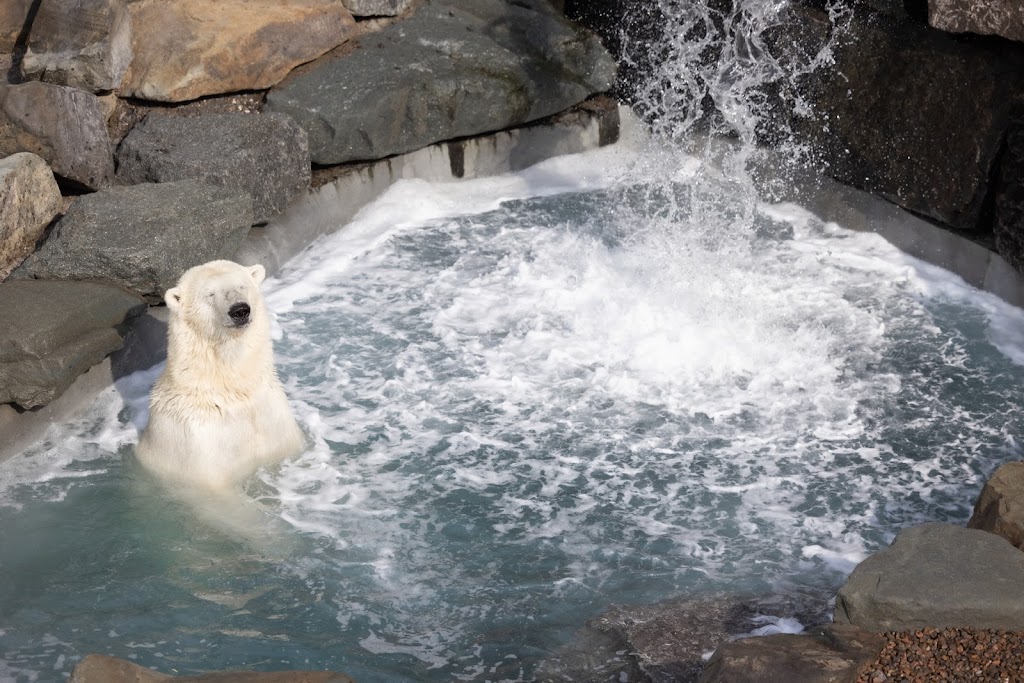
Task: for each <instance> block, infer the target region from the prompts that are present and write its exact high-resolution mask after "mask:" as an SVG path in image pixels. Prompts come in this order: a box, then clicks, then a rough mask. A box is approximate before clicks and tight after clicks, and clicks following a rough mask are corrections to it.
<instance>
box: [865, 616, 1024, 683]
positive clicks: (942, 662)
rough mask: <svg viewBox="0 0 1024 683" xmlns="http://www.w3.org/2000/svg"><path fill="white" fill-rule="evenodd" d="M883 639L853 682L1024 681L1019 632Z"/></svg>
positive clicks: (934, 631)
mask: <svg viewBox="0 0 1024 683" xmlns="http://www.w3.org/2000/svg"><path fill="white" fill-rule="evenodd" d="M885 637H886V643H885V647H883V648H882V652H881V654H879V656H878V659H877V660H875V662H874V663H873V664H872V665H870V666H868V667H866V668H865V669H864V673H863V674H861V676H860V677H859V678H858V679H857V683H904V682H906V683H936V682H938V681H951V682H953V681H955V682H957V683H961V682H967V681H971V682H973V681H998V682H999V683H1017V682H1019V681H1024V632H1007V631H993V630H988V629H971V628H926V629H923V630H921V631H897V632H890V633H886V634H885Z"/></svg>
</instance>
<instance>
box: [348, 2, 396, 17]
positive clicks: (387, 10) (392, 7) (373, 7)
mask: <svg viewBox="0 0 1024 683" xmlns="http://www.w3.org/2000/svg"><path fill="white" fill-rule="evenodd" d="M342 1H343V2H344V3H345V7H347V8H348V11H349V12H351V13H352V16H356V17H394V16H397V15H399V14H401V13H402V12H404V11H405V10H407V9H409V8H410V7H412V2H413V0H342Z"/></svg>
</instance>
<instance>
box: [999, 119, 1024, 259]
mask: <svg viewBox="0 0 1024 683" xmlns="http://www.w3.org/2000/svg"><path fill="white" fill-rule="evenodd" d="M992 231H993V233H994V234H995V240H996V251H997V252H999V255H1000V256H1002V257H1003V258H1004V259H1006V262H1007V263H1009V264H1010V265H1011V266H1013V267H1014V268H1016V269H1017V272H1018V273H1024V126H1022V125H1017V126H1014V127H1012V128H1011V129H1010V130H1009V131H1007V133H1006V147H1005V151H1004V152H1003V160H1002V163H1001V164H1000V169H999V179H998V181H997V182H996V191H995V221H994V223H993V226H992Z"/></svg>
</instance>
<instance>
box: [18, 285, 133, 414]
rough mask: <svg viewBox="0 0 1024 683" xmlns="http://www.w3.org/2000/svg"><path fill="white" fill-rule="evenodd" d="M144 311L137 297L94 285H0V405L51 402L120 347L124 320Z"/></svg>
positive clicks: (113, 288)
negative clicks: (80, 376) (81, 375)
mask: <svg viewBox="0 0 1024 683" xmlns="http://www.w3.org/2000/svg"><path fill="white" fill-rule="evenodd" d="M145 310H146V303H145V301H143V299H142V298H141V297H139V296H136V295H135V294H130V293H128V292H125V291H123V290H121V289H119V288H117V287H112V286H109V285H104V284H99V283H94V282H54V281H46V280H38V281H14V280H12V281H8V282H4V283H2V284H0V403H15V404H17V405H19V406H21V407H22V408H35V407H38V406H42V405H46V404H47V403H49V402H50V401H52V400H53V399H55V398H57V397H58V396H60V395H61V394H62V393H64V391H65V390H66V389H67V388H68V387H69V386H71V383H72V382H73V381H74V380H75V379H76V378H77V377H78V376H79V375H80V374H82V373H83V372H85V371H86V370H88V369H89V368H90V367H91V366H93V365H95V364H96V363H99V362H100V361H101V360H103V359H104V358H105V357H106V356H107V355H108V354H109V353H111V352H113V351H116V350H117V349H119V348H121V343H122V340H123V323H124V321H125V319H126V318H130V317H134V316H136V315H139V314H140V313H142V312H143V311H145Z"/></svg>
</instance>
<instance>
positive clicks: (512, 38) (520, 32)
mask: <svg viewBox="0 0 1024 683" xmlns="http://www.w3.org/2000/svg"><path fill="white" fill-rule="evenodd" d="M495 27H500V29H496V28H495ZM0 67H3V70H4V76H3V77H0V330H8V331H14V330H18V331H19V333H18V334H17V335H15V336H17V337H19V339H20V340H21V341H20V342H19V343H16V344H11V345H3V344H0V403H11V404H14V405H16V406H18V407H19V408H38V407H40V406H42V405H45V404H46V403H47V402H49V401H51V400H53V399H54V398H56V397H57V396H59V395H60V393H61V392H62V391H63V390H64V388H66V387H67V386H68V385H69V384H70V382H71V381H73V380H74V378H75V377H76V376H77V375H78V374H79V373H81V372H83V371H84V370H85V369H86V368H88V367H89V366H90V365H91V364H92V363H95V362H97V361H98V360H102V359H103V358H104V357H105V356H107V355H108V354H110V353H111V352H113V351H114V350H116V349H117V348H118V347H119V346H120V345H121V343H122V341H121V337H122V333H123V332H124V330H125V329H126V328H127V327H128V326H129V325H128V323H126V320H127V319H128V318H130V317H131V316H134V315H138V314H139V312H140V311H142V310H145V307H144V306H143V307H140V306H139V305H138V304H139V302H142V301H146V302H149V303H150V304H157V303H159V302H160V301H161V299H162V297H163V293H164V291H165V290H166V289H167V288H168V287H169V286H171V284H172V283H173V282H175V280H176V279H177V277H178V276H179V275H180V274H181V273H182V272H184V271H185V270H187V269H188V268H190V267H191V266H194V265H197V264H199V263H203V262H205V261H209V260H212V259H216V258H233V257H235V256H236V254H238V253H239V249H240V247H241V245H242V244H243V243H244V242H245V241H246V240H247V239H248V238H249V234H250V230H251V228H252V227H254V226H262V225H264V224H267V223H268V222H272V221H274V219H275V218H277V217H279V216H281V215H282V214H283V213H284V212H285V211H286V210H287V209H288V208H289V207H290V206H291V205H293V204H294V203H295V202H297V201H298V200H300V199H302V198H303V197H305V196H306V195H307V194H308V193H309V191H310V187H311V169H312V165H313V164H314V163H315V164H317V165H318V166H326V165H336V164H343V163H349V162H353V161H368V160H376V159H381V158H386V157H390V156H392V155H396V154H400V153H403V152H407V151H410V150H416V149H420V148H423V147H426V146H428V145H430V144H432V143H435V142H438V141H442V140H448V139H452V138H463V137H466V136H472V135H476V134H479V133H483V132H489V131H496V130H501V129H505V128H508V127H511V126H519V125H522V124H526V123H529V122H531V121H535V120H537V119H539V118H541V117H545V116H548V115H551V114H554V113H556V112H560V111H562V110H565V109H568V108H570V107H572V106H573V105H575V104H577V103H579V102H581V101H583V100H585V99H587V98H588V97H589V96H591V95H593V94H596V93H599V92H603V91H606V90H608V89H609V88H610V87H611V85H612V83H613V81H614V77H615V64H614V62H613V60H612V59H611V57H610V56H609V55H608V54H607V52H606V51H605V50H604V48H602V47H601V44H600V42H599V41H598V40H597V38H596V37H595V36H594V35H593V34H591V33H589V32H588V31H585V30H583V29H581V28H579V27H578V26H575V25H574V24H571V23H570V22H569V21H568V20H566V18H565V17H564V15H561V14H559V13H557V12H556V11H555V10H554V9H553V5H551V4H550V2H549V0H528V1H526V2H515V3H506V2H504V1H503V0H433V1H432V2H424V1H423V0H179V1H176V2H166V1H165V0H131V1H129V0H41V1H37V2H31V1H30V0H5V2H3V3H0ZM265 102H266V104H265ZM62 193H63V196H62ZM69 205H70V206H69ZM40 281H44V282H52V281H60V282H62V283H63V284H62V285H61V288H59V289H54V288H52V287H50V286H49V285H46V288H45V289H43V288H40V287H37V286H35V285H33V284H29V283H35V282H40ZM19 283H20V284H19ZM85 283H89V284H88V292H89V294H90V296H100V293H99V292H100V291H101V290H98V289H96V287H98V286H102V287H106V288H107V289H106V290H102V291H104V292H109V296H110V297H111V299H110V305H111V306H114V303H113V302H114V301H117V302H119V304H118V305H119V306H120V309H119V310H121V311H122V313H123V315H120V317H119V316H117V315H110V313H111V311H112V310H114V309H113V308H105V309H104V311H105V314H104V316H102V319H103V320H105V321H106V322H105V323H104V325H106V326H107V327H106V329H108V330H109V331H111V334H93V335H91V336H89V335H86V337H87V339H77V338H75V339H68V338H66V335H60V334H57V331H56V330H50V329H48V328H46V327H45V326H57V327H62V328H63V329H65V330H66V329H72V330H74V329H78V330H80V331H82V334H85V332H84V330H86V329H90V328H89V324H88V321H85V320H82V321H80V322H81V324H79V322H76V320H77V318H79V317H83V318H84V317H87V316H90V315H93V314H94V311H91V310H85V309H78V308H75V307H69V306H68V302H69V301H72V300H74V299H75V297H76V296H77V294H76V292H84V291H86V290H85V289H82V288H83V287H85V286H86V285H85ZM44 292H45V295H46V296H49V297H53V301H52V303H50V304H49V306H50V307H51V308H53V309H57V310H60V311H61V312H62V315H63V317H61V316H58V317H57V318H56V319H51V318H49V317H47V316H43V315H34V316H30V317H29V319H27V320H26V319H20V318H19V319H14V318H11V317H10V316H20V315H22V313H20V312H23V311H26V310H29V309H30V308H31V306H29V305H28V303H27V302H30V301H31V302H33V305H35V306H38V305H39V304H40V301H39V297H40V296H41V295H42V293H44ZM123 295H127V296H128V297H129V298H128V299H124V298H123ZM4 316H8V317H4ZM26 325H36V326H40V327H38V329H31V330H28V331H27V332H26V331H25V326H26ZM12 334H13V332H12ZM48 337H49V338H60V339H64V343H63V344H62V345H61V346H59V348H58V347H52V346H45V347H43V346H40V347H38V348H31V347H30V345H28V344H27V341H26V340H29V339H45V338H48ZM40 359H45V361H46V362H45V364H42V365H41V364H40V363H41V362H42V361H41V360H40ZM44 365H45V367H44ZM33 368H35V369H33ZM62 369H63V370H62ZM0 409H3V406H2V405H0Z"/></svg>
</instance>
